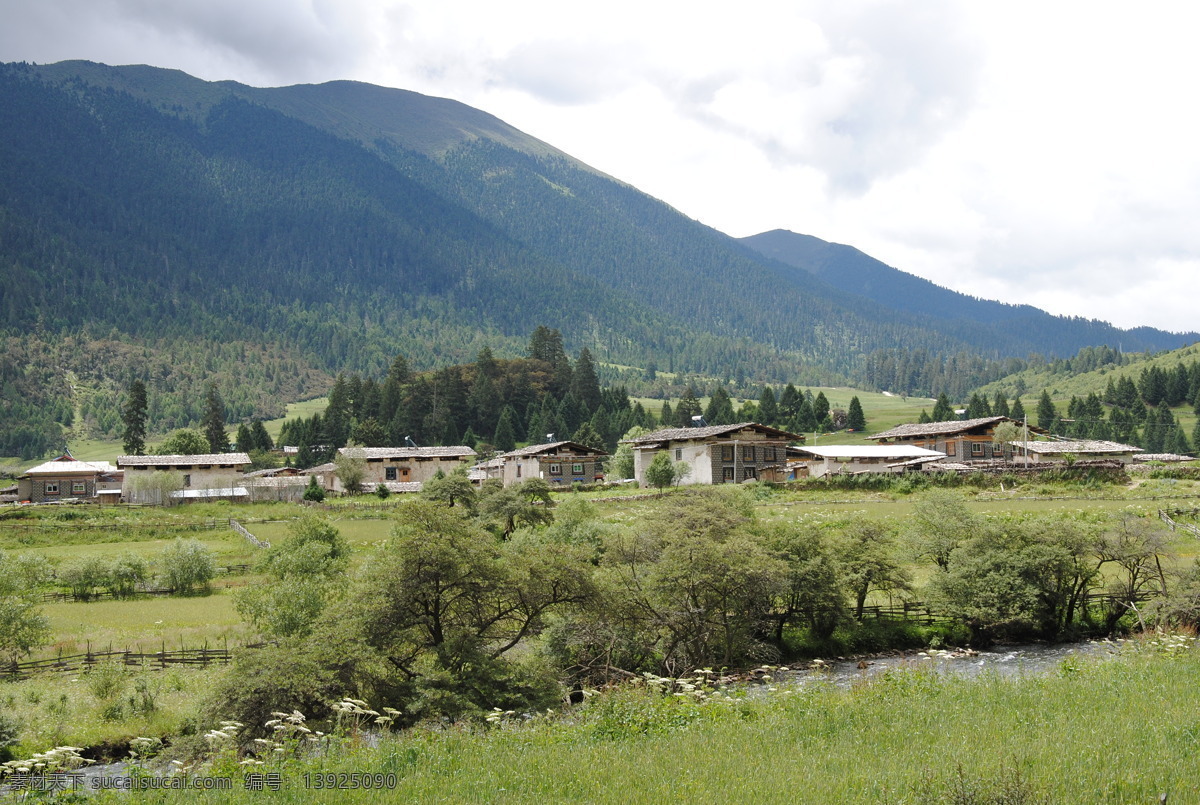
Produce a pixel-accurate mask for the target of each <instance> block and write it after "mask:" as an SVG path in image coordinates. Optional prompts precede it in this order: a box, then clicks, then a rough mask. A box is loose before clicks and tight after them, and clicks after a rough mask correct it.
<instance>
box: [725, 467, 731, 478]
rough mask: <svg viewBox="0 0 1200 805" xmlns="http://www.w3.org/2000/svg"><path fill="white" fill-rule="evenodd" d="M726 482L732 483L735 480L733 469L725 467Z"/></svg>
mask: <svg viewBox="0 0 1200 805" xmlns="http://www.w3.org/2000/svg"><path fill="white" fill-rule="evenodd" d="M724 480H726V481H732V480H733V467H725V476H724Z"/></svg>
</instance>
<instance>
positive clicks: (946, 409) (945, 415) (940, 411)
mask: <svg viewBox="0 0 1200 805" xmlns="http://www.w3.org/2000/svg"><path fill="white" fill-rule="evenodd" d="M929 418H930V419H931V420H932V421H934V422H951V421H953V420H955V419H958V414H956V413H954V408H953V406H951V405H950V398H949V397H947V396H946V393H945V392H942V393H941V394H939V395H938V397H937V402H935V403H934V404H933V412H932V413H931V414H930V415H929Z"/></svg>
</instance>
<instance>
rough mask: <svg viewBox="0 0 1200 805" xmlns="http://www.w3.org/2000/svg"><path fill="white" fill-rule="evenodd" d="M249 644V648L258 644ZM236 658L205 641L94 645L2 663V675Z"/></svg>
mask: <svg viewBox="0 0 1200 805" xmlns="http://www.w3.org/2000/svg"><path fill="white" fill-rule="evenodd" d="M257 647H258V644H256V645H254V646H247V648H257ZM232 659H233V654H232V652H230V650H229V647H228V646H225V647H223V648H209V647H208V644H205V645H204V647H203V648H181V649H179V650H178V651H167V650H166V647H165V646H164V647H163V650H162V651H151V652H138V651H130V650H129V649H125V650H124V651H114V650H112V649H109V650H108V651H92V650H91V646H90V645H89V646H88V650H87V651H85V652H84V653H82V654H70V655H67V656H63V655H62V654H59V656H58V657H54V658H51V659H46V660H29V661H27V662H11V663H7V664H4V665H0V678H5V679H10V680H11V679H24V678H26V677H30V676H33V675H35V674H41V673H49V672H65V673H75V672H80V671H84V672H86V671H90V670H91V669H92V668H95V667H96V666H97V665H103V664H106V663H114V664H117V665H125V666H132V667H137V668H143V669H146V670H156V671H161V670H164V669H166V668H173V667H179V666H193V667H195V666H199V667H208V666H209V665H213V664H219V665H225V664H228V663H229V662H230V661H231V660H232Z"/></svg>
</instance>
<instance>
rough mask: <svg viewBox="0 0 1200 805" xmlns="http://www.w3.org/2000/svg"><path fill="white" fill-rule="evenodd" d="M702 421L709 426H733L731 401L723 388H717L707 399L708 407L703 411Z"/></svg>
mask: <svg viewBox="0 0 1200 805" xmlns="http://www.w3.org/2000/svg"><path fill="white" fill-rule="evenodd" d="M704 421H705V422H707V423H708V424H710V425H732V424H734V421H735V420H734V413H733V400H731V399H729V392H727V391H726V390H725V387H724V386H717V387H716V388H715V389H713V393H712V396H711V397H709V400H708V407H707V408H705V409H704Z"/></svg>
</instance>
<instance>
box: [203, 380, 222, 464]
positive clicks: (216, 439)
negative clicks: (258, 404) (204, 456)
mask: <svg viewBox="0 0 1200 805" xmlns="http://www.w3.org/2000/svg"><path fill="white" fill-rule="evenodd" d="M201 425H202V427H203V431H204V439H205V441H207V442H208V452H210V453H224V452H225V451H226V450H228V449H229V434H228V433H226V432H225V403H224V402H223V401H222V400H221V395H220V394H219V393H218V392H217V384H216V383H209V384H208V390H207V391H206V392H205V393H204V418H203V419H202V420H201ZM201 452H203V451H201Z"/></svg>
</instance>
